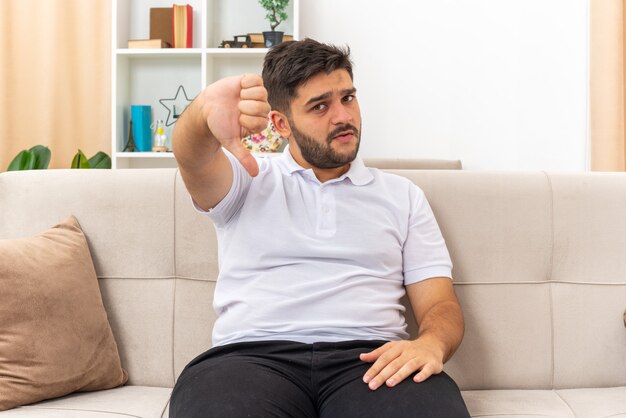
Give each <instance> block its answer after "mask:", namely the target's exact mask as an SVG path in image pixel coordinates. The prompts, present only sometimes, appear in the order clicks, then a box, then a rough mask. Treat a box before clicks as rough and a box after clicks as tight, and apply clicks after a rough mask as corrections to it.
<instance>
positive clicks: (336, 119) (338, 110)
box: [331, 102, 354, 125]
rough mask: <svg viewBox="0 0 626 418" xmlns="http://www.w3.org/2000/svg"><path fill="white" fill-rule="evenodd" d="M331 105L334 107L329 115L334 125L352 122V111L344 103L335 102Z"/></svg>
mask: <svg viewBox="0 0 626 418" xmlns="http://www.w3.org/2000/svg"><path fill="white" fill-rule="evenodd" d="M333 107H334V109H333V113H332V117H331V122H332V123H333V124H334V125H342V124H347V123H350V124H353V122H354V118H353V117H352V113H351V112H350V109H348V107H347V106H346V105H345V104H344V103H342V102H339V103H336V104H335V106H333Z"/></svg>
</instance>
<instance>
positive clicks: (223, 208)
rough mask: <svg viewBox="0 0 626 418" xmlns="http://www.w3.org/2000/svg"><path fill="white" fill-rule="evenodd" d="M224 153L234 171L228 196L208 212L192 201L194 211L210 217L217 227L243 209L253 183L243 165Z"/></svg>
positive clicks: (229, 154) (224, 223)
mask: <svg viewBox="0 0 626 418" xmlns="http://www.w3.org/2000/svg"><path fill="white" fill-rule="evenodd" d="M224 153H225V154H226V156H227V157H228V160H229V161H230V165H231V167H232V169H233V184H232V185H231V186H230V190H229V191H228V193H227V194H226V196H225V197H224V198H223V199H222V200H221V201H220V202H219V203H218V204H217V205H215V207H213V208H211V209H209V210H207V211H205V210H203V209H201V208H200V207H199V206H198V205H197V203H196V202H194V201H193V199H192V200H191V202H192V204H193V207H194V209H195V210H196V211H197V212H199V213H201V214H203V215H206V216H208V217H209V218H210V219H211V220H212V221H213V223H214V224H215V226H217V227H223V226H224V225H226V224H227V223H228V222H229V221H230V220H231V219H232V218H233V216H234V215H235V214H236V213H237V212H238V211H239V209H241V207H242V206H243V203H244V202H245V200H246V196H247V195H248V190H250V184H251V183H252V177H251V176H250V174H248V172H247V171H246V169H245V168H244V167H243V166H242V165H241V163H239V161H238V160H237V158H235V157H234V156H233V155H232V154H231V153H230V152H228V151H226V150H224Z"/></svg>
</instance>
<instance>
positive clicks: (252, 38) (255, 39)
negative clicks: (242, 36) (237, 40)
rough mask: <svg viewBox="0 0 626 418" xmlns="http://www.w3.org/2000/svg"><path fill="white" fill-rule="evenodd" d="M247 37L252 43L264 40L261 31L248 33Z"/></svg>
mask: <svg viewBox="0 0 626 418" xmlns="http://www.w3.org/2000/svg"><path fill="white" fill-rule="evenodd" d="M248 39H250V42H252V43H253V44H257V43H263V42H264V40H263V34H262V33H249V34H248Z"/></svg>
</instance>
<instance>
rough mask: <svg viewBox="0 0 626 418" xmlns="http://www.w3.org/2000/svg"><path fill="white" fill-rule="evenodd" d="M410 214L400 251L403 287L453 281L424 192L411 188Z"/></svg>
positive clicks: (439, 235)
mask: <svg viewBox="0 0 626 418" xmlns="http://www.w3.org/2000/svg"><path fill="white" fill-rule="evenodd" d="M410 196H411V211H410V215H409V228H408V234H407V239H406V241H405V243H404V248H403V270H404V284H405V285H410V284H412V283H417V282H420V281H422V280H426V279H430V278H433V277H449V278H450V279H452V260H451V259H450V254H449V253H448V248H447V247H446V243H445V240H444V239H443V235H442V234H441V230H440V229H439V225H438V224H437V220H436V219H435V215H434V214H433V211H432V209H431V208H430V205H429V204H428V200H427V199H426V196H425V195H424V192H423V191H422V190H421V189H420V188H419V187H417V186H415V185H413V184H412V185H411V192H410Z"/></svg>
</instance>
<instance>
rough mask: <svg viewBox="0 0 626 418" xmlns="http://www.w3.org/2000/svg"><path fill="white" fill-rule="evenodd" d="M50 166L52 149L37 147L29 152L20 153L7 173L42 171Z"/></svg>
mask: <svg viewBox="0 0 626 418" xmlns="http://www.w3.org/2000/svg"><path fill="white" fill-rule="evenodd" d="M48 164H50V148H48V147H44V146H43V145H35V146H34V147H32V148H31V149H29V150H23V151H20V152H19V154H17V155H16V156H15V158H14V159H13V161H11V163H10V164H9V167H8V168H7V171H17V170H42V169H46V168H48Z"/></svg>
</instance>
